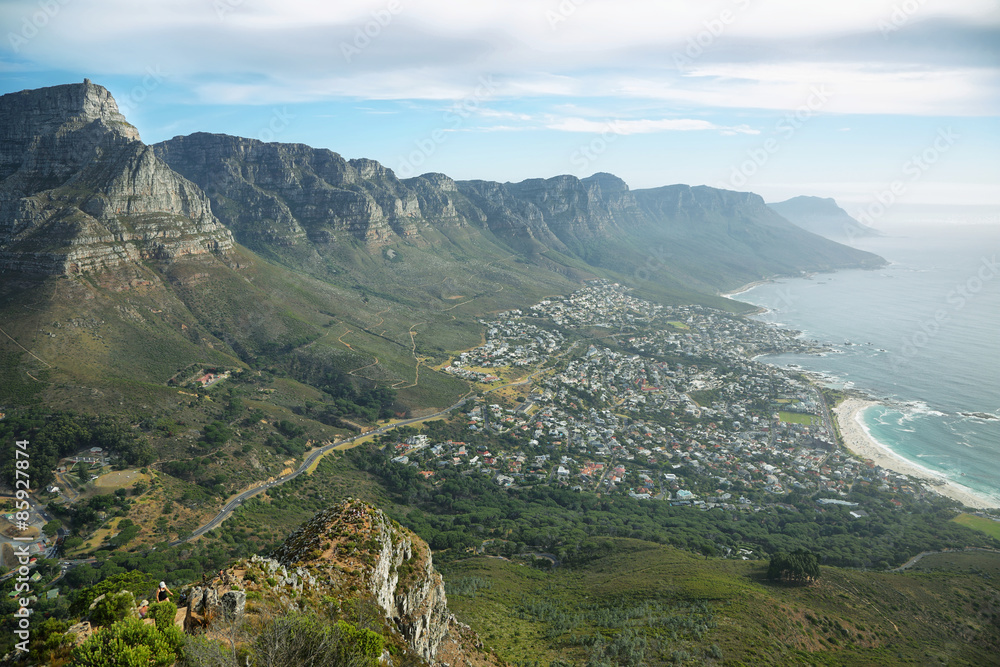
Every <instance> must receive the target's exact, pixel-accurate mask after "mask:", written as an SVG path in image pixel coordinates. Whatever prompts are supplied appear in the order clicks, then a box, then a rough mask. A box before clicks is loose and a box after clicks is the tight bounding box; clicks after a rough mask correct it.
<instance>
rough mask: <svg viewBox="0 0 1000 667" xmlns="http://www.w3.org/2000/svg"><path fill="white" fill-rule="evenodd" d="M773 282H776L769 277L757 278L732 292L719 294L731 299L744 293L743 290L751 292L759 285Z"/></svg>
mask: <svg viewBox="0 0 1000 667" xmlns="http://www.w3.org/2000/svg"><path fill="white" fill-rule="evenodd" d="M772 282H774V281H773V280H771V279H769V278H768V279H765V280H755V281H753V282H752V283H747V284H746V285H743V286H742V287H737V288H736V289H734V290H733V291H731V292H722V293H720V294H719V296H721V297H725V298H726V299H731V298H733V297H734V296H738V295H740V294H743V292H749V291H750V290H752V289H753V288H754V287H757V286H758V285H766V284H767V283H772Z"/></svg>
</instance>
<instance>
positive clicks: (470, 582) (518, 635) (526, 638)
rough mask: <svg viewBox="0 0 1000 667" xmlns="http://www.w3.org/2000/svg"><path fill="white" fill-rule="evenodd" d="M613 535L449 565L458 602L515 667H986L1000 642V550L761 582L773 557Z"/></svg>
mask: <svg viewBox="0 0 1000 667" xmlns="http://www.w3.org/2000/svg"><path fill="white" fill-rule="evenodd" d="M609 542H612V543H613V544H614V547H615V550H616V553H614V554H613V555H609V556H606V557H603V558H600V559H598V560H596V561H594V562H592V563H591V564H589V565H587V566H584V567H574V568H566V567H559V568H555V569H554V570H549V569H548V568H545V569H535V568H531V567H526V566H524V565H519V564H515V563H512V562H509V561H504V560H500V559H496V558H484V557H475V558H467V559H464V560H459V561H454V562H450V563H447V564H446V565H443V566H442V569H443V571H444V573H445V577H446V581H447V582H448V591H449V604H450V605H451V606H452V608H453V609H454V611H455V612H456V614H457V615H458V617H459V618H460V619H461V620H463V621H465V622H467V623H469V624H470V625H471V626H472V627H473V628H474V629H475V630H477V631H478V632H479V633H480V634H481V635H482V637H483V639H484V642H485V643H486V644H487V646H491V647H494V648H496V649H497V651H498V652H499V653H500V655H501V656H503V657H505V658H506V659H508V660H510V661H512V662H514V663H515V664H518V663H520V664H534V661H536V660H537V661H538V662H539V664H541V665H548V664H551V663H552V661H554V660H556V659H561V660H564V661H568V662H569V663H570V664H581V665H582V664H585V663H586V662H587V660H588V659H590V658H592V657H593V656H595V655H596V654H599V653H601V652H602V651H603V653H604V655H605V658H604V659H605V660H609V659H610V663H611V664H621V665H627V664H648V665H660V664H690V665H700V664H719V665H787V664H812V665H898V664H919V665H932V664H949V665H985V664H992V662H993V660H994V658H995V652H996V651H997V650H998V649H1000V624H998V618H1000V616H998V612H1000V586H998V584H997V581H996V574H997V572H998V570H997V568H998V567H1000V555H995V554H981V553H970V554H946V555H944V556H941V557H934V558H935V559H937V560H936V561H935V560H933V559H930V560H929V559H925V560H929V562H928V563H927V564H926V565H924V569H923V570H922V571H915V572H908V573H906V574H891V573H875V572H862V571H857V570H847V569H840V568H831V567H823V568H822V573H821V578H820V580H819V582H818V583H816V584H814V585H811V586H789V585H782V584H775V583H771V582H768V581H766V580H765V579H764V571H765V569H766V562H761V561H756V562H755V561H733V560H726V561H723V560H716V559H703V558H699V557H697V556H695V555H693V554H690V553H686V552H682V551H678V550H676V549H673V548H670V547H664V546H660V545H655V544H650V543H647V542H640V541H636V540H609ZM928 568H934V569H933V571H931V570H929V569H928ZM597 634H600V635H601V639H600V640H597V641H596V642H595V638H596V636H597ZM601 646H603V648H600V647H601ZM612 647H617V648H612ZM615 650H620V651H621V652H620V653H619V654H616V656H615V657H614V658H610V656H611V654H612V652H613V651H615ZM629 656H631V657H629ZM640 656H641V657H640Z"/></svg>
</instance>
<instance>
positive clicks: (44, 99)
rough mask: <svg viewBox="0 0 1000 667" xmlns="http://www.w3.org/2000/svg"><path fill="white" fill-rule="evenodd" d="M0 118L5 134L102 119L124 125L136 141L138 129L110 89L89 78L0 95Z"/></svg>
mask: <svg viewBox="0 0 1000 667" xmlns="http://www.w3.org/2000/svg"><path fill="white" fill-rule="evenodd" d="M0 119H2V126H3V127H4V128H5V130H4V134H5V135H7V134H10V133H11V132H12V130H13V131H17V130H19V129H20V127H21V126H30V127H32V128H34V130H35V132H34V133H35V134H43V133H45V130H46V129H48V128H52V127H53V126H62V125H65V124H70V123H71V124H77V123H79V124H87V123H91V122H93V121H103V122H104V123H107V124H113V125H119V124H124V125H126V126H127V131H126V132H125V134H127V135H129V138H131V139H134V140H139V132H138V130H136V129H135V128H134V127H133V126H131V125H129V124H128V121H127V120H125V116H123V115H122V113H121V111H120V110H119V109H118V103H117V102H115V98H114V97H113V96H112V95H111V92H110V91H108V89H107V88H105V87H104V86H100V85H97V84H95V83H92V82H91V81H90V79H84V80H83V83H68V84H64V85H61V86H51V87H49V88H36V89H34V90H22V91H20V92H17V93H8V94H7V95H3V96H0ZM122 129H125V128H122Z"/></svg>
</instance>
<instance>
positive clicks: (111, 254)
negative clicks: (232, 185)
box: [0, 80, 233, 274]
mask: <svg viewBox="0 0 1000 667" xmlns="http://www.w3.org/2000/svg"><path fill="white" fill-rule="evenodd" d="M0 128H2V129H0V270H4V271H19V272H30V273H42V274H63V273H78V272H83V271H89V270H95V269H99V268H102V267H105V268H106V267H112V266H116V265H119V264H121V263H123V262H128V261H136V260H140V259H146V258H158V259H171V258H175V257H178V256H181V255H196V254H202V253H209V252H222V251H225V250H227V249H229V248H231V247H232V243H233V241H232V235H231V234H230V233H229V231H228V230H227V229H225V228H224V227H223V226H222V225H221V224H220V223H219V221H218V220H217V219H216V218H215V216H214V215H212V211H211V207H210V205H209V203H208V200H207V199H206V198H205V196H204V194H203V193H202V192H201V190H200V189H199V188H197V187H196V186H195V185H194V184H192V183H191V182H189V181H188V180H187V179H185V178H183V177H181V176H180V175H178V174H177V173H176V172H174V171H172V170H171V169H170V168H169V167H167V166H166V165H165V164H164V163H163V162H161V161H160V160H159V159H157V158H156V157H155V155H154V154H153V152H152V151H151V150H150V149H149V147H147V146H145V145H144V144H143V143H142V142H141V141H140V140H139V132H138V131H137V130H136V129H135V127H133V126H132V125H129V124H128V122H127V121H126V120H125V117H124V116H122V115H121V114H120V113H119V112H118V107H117V105H116V104H115V101H114V99H113V98H112V97H111V94H110V93H109V92H108V91H107V90H106V89H104V88H103V87H101V86H97V85H94V84H92V83H90V81H89V80H85V81H84V83H82V84H70V85H64V86H55V87H52V88H42V89H39V90H28V91H23V92H20V93H12V94H9V95H3V96H2V97H0Z"/></svg>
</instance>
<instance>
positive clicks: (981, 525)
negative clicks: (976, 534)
mask: <svg viewBox="0 0 1000 667" xmlns="http://www.w3.org/2000/svg"><path fill="white" fill-rule="evenodd" d="M953 521H954V522H955V523H960V524H962V525H963V526H968V527H969V528H972V529H973V530H978V531H980V532H983V533H986V534H987V535H989V536H990V537H995V538H997V539H1000V521H993V520H992V519H987V518H986V517H982V516H976V515H974V514H959V515H958V516H956V517H955V518H954V519H953Z"/></svg>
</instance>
